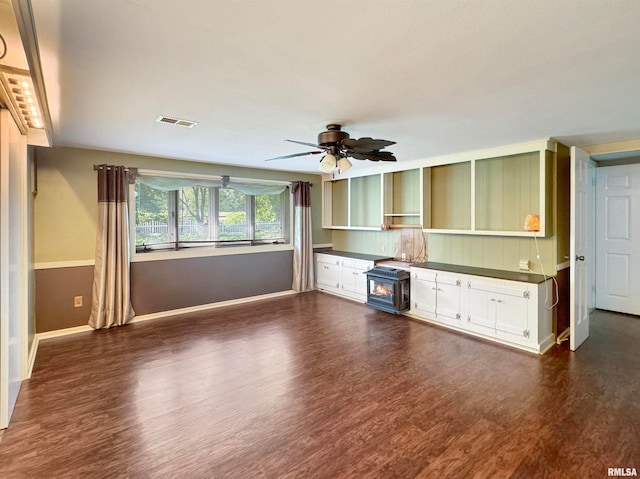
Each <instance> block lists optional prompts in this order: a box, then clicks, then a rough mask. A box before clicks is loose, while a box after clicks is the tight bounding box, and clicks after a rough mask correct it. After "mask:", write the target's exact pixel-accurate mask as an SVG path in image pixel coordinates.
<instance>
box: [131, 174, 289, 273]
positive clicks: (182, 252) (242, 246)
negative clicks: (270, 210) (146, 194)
mask: <svg viewBox="0 0 640 479" xmlns="http://www.w3.org/2000/svg"><path fill="white" fill-rule="evenodd" d="M138 174H139V175H147V176H158V177H168V178H182V179H191V180H205V181H206V180H208V181H221V180H222V176H217V175H201V174H192V173H179V172H169V171H157V170H144V169H140V170H138ZM229 180H230V181H231V182H233V181H234V180H235V181H238V182H242V183H255V184H262V185H281V186H286V187H287V190H285V191H284V192H283V193H281V198H282V203H283V204H282V207H283V212H285V211H286V214H285V217H284V218H283V219H284V222H285V224H284V226H283V231H285V232H286V233H287V236H286V239H285V241H286V242H285V243H277V244H274V243H269V241H270V240H255V238H254V239H253V240H250V239H247V240H238V241H237V242H230V243H229V244H228V245H225V244H223V245H221V244H219V243H214V244H210V243H207V242H203V243H202V244H200V245H198V244H197V243H194V244H193V246H189V247H178V248H177V249H175V248H166V247H157V246H156V247H153V245H150V246H149V249H148V250H146V251H137V249H136V196H135V187H136V185H135V182H132V183H131V184H130V185H129V201H128V204H129V225H130V235H129V236H130V237H129V247H130V252H131V255H130V256H131V262H141V261H156V260H165V259H179V258H198V257H205V256H219V255H220V256H221V255H232V254H252V253H265V252H274V251H291V250H293V232H294V224H293V211H294V206H293V195H292V194H291V181H277V180H258V179H254V178H245V177H230V178H229ZM209 188H211V190H212V191H211V193H210V194H215V197H216V199H215V201H211V200H210V201H209V208H210V211H209V214H210V216H209V218H210V220H209V225H210V228H213V232H211V233H213V234H212V237H214V240H210V241H218V233H219V228H218V222H219V201H218V199H217V198H218V191H217V190H219V187H215V186H211V187H209ZM174 191H175V190H174ZM287 191H288V194H287ZM167 193H168V194H169V202H170V206H169V216H170V217H169V221H174V222H177V221H178V211H177V205H173V209H172V208H171V204H172V202H175V201H177V194H176V193H174V192H167ZM172 197H173V199H172ZM211 199H213V197H211ZM285 208H286V209H285ZM254 210H255V195H246V206H245V211H247V216H246V217H247V218H252V221H249V223H250V226H248V228H250V229H251V231H250V233H251V234H252V236H253V235H255V224H254V222H255V218H253V215H251V216H249V213H250V212H251V211H254ZM172 211H173V218H172V217H171V212H172ZM212 220H213V221H212ZM176 228H177V225H176ZM170 233H171V232H170Z"/></svg>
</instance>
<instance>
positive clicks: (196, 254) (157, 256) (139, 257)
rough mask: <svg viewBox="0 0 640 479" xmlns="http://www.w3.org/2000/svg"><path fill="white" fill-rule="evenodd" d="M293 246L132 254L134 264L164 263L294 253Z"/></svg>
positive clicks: (159, 251) (278, 245)
mask: <svg viewBox="0 0 640 479" xmlns="http://www.w3.org/2000/svg"><path fill="white" fill-rule="evenodd" d="M292 250H293V245H292V244H276V245H274V244H266V245H260V246H238V247H233V246H225V247H221V248H213V247H211V248H209V247H198V248H185V249H181V250H178V251H175V250H156V251H147V252H145V253H136V252H132V253H131V262H132V263H141V262H145V261H162V260H171V259H186V258H202V257H208V256H227V255H232V254H253V253H270V252H275V251H292Z"/></svg>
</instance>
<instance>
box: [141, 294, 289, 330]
mask: <svg viewBox="0 0 640 479" xmlns="http://www.w3.org/2000/svg"><path fill="white" fill-rule="evenodd" d="M291 294H297V293H296V292H295V291H294V290H292V289H290V290H287V291H278V292H277V293H268V294H261V295H258V296H249V297H247V298H238V299H230V300H228V301H220V302H218V303H208V304H201V305H198V306H189V307H188V308H179V309H171V310H169V311H159V312H157V313H150V314H141V315H140V316H136V317H135V318H133V319H132V320H131V323H140V322H142V321H149V320H150V319H158V318H166V317H169V316H176V315H180V314H187V313H197V312H200V311H208V310H210V309H217V308H224V307H225V306H233V305H236V304H244V303H251V302H253V301H260V300H263V299H271V298H279V297H281V296H289V295H291Z"/></svg>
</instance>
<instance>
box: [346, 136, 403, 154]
mask: <svg viewBox="0 0 640 479" xmlns="http://www.w3.org/2000/svg"><path fill="white" fill-rule="evenodd" d="M395 144H396V142H395V141H389V140H376V139H373V138H369V137H364V138H358V139H357V140H356V139H353V138H347V139H346V140H342V142H341V143H340V145H341V148H343V149H347V150H353V151H358V152H361V153H363V152H365V151H373V150H382V149H383V148H386V147H387V146H391V145H395Z"/></svg>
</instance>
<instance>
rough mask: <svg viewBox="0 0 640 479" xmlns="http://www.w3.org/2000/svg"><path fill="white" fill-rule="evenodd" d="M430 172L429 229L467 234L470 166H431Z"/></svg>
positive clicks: (469, 212)
mask: <svg viewBox="0 0 640 479" xmlns="http://www.w3.org/2000/svg"><path fill="white" fill-rule="evenodd" d="M430 170H431V172H430V173H431V194H430V196H429V199H430V204H431V206H430V208H431V209H430V211H431V229H433V230H445V232H446V230H456V231H460V230H462V232H466V231H469V230H471V162H470V161H466V162H464V163H452V164H449V165H439V166H433V167H431V168H430ZM425 208H426V205H425Z"/></svg>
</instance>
